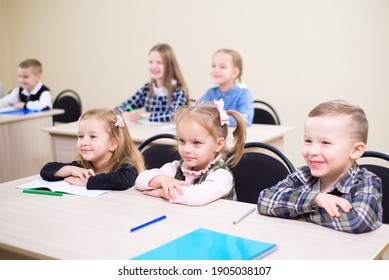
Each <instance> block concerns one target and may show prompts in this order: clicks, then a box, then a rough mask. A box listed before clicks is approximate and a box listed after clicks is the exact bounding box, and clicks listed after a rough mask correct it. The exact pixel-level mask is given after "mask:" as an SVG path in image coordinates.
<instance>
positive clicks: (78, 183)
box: [63, 176, 88, 187]
mask: <svg viewBox="0 0 389 280" xmlns="http://www.w3.org/2000/svg"><path fill="white" fill-rule="evenodd" d="M63 180H64V181H65V182H67V183H69V184H71V185H75V186H84V187H85V186H86V184H87V183H88V179H87V180H85V181H83V180H81V179H80V178H79V177H74V176H69V177H66V178H65V179H63Z"/></svg>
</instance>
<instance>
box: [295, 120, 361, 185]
mask: <svg viewBox="0 0 389 280" xmlns="http://www.w3.org/2000/svg"><path fill="white" fill-rule="evenodd" d="M350 127H351V120H350V117H348V116H343V115H339V116H320V117H308V119H307V120H306V122H305V128H304V129H305V132H304V146H303V149H302V154H303V157H304V159H305V161H306V163H307V164H308V166H309V168H310V170H311V173H312V175H313V176H314V177H319V178H321V181H322V182H323V183H325V184H335V183H336V182H337V181H338V180H339V179H340V177H342V176H343V174H344V173H345V172H346V171H347V170H348V169H349V168H350V167H351V166H352V164H353V163H354V161H355V159H356V158H358V157H359V156H358V155H359V151H360V150H358V149H357V148H358V147H361V145H362V146H363V149H364V144H363V143H361V142H357V141H356V140H355V139H353V137H351V135H352V133H351V129H350Z"/></svg>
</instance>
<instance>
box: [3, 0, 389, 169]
mask: <svg viewBox="0 0 389 280" xmlns="http://www.w3.org/2000/svg"><path fill="white" fill-rule="evenodd" d="M160 42H166V43H169V44H171V46H172V47H173V48H174V50H175V52H176V55H177V57H178V60H179V63H180V66H181V68H182V71H183V73H184V76H185V78H186V80H187V83H188V85H189V88H190V91H191V95H192V97H194V98H196V97H200V96H201V95H202V94H203V93H204V92H205V90H206V89H207V88H209V87H211V86H213V84H212V81H211V79H210V75H209V71H210V63H211V56H212V54H213V52H214V51H216V50H217V49H219V48H232V49H236V50H238V51H239V52H240V53H241V54H242V56H243V58H244V71H243V79H244V81H245V83H246V84H247V86H248V88H249V89H251V91H252V93H253V95H254V97H255V98H256V99H262V100H265V101H268V102H270V103H271V104H272V105H273V106H274V107H275V108H276V109H277V111H278V112H279V114H280V117H281V121H282V124H283V125H288V126H295V127H296V130H295V131H294V132H292V133H289V134H288V135H287V136H286V143H285V153H286V154H287V155H288V156H289V157H290V158H291V159H292V161H293V162H294V163H295V164H296V165H300V164H302V163H303V159H302V156H301V154H300V150H301V146H302V133H303V122H304V119H305V117H306V115H307V114H308V112H309V111H310V110H311V109H312V108H313V107H314V106H316V105H317V104H318V103H320V102H322V101H325V100H329V99H334V98H343V99H348V100H350V101H352V102H355V103H358V104H360V105H361V106H363V107H364V109H365V111H366V113H367V115H368V118H369V120H370V138H369V143H368V148H369V149H372V150H381V151H384V152H386V153H389V146H388V143H389V132H388V120H389V118H388V110H387V107H388V104H389V94H388V91H389V78H388V77H389V75H388V74H389V52H388V50H389V1H387V0H369V1H366V0H342V1H337V0H328V1H322V0H296V1H290V0H277V1H266V0H239V1H237V0H212V1H209V0H196V1H182V0H164V1H153V0H34V1H29V0H0V44H1V46H0V48H1V52H0V61H1V64H0V75H1V76H0V80H4V83H5V86H6V88H7V89H10V88H11V87H14V86H16V69H17V65H18V63H19V62H20V61H21V60H23V59H25V58H27V57H35V58H38V59H40V60H41V62H42V63H43V66H44V73H43V80H44V82H45V83H46V84H47V85H48V86H49V87H50V88H51V89H52V91H53V93H54V95H56V94H58V92H59V91H61V90H63V89H66V88H71V89H74V90H76V91H77V92H79V94H80V95H81V97H82V100H83V106H84V109H90V108H96V107H108V108H113V107H114V106H116V105H118V104H119V103H120V102H121V101H123V100H124V99H126V98H127V97H129V96H130V95H132V94H133V93H134V92H135V91H136V90H138V89H139V88H140V87H141V86H142V85H143V84H144V83H145V82H146V81H147V80H148V72H147V62H148V57H147V55H148V51H149V49H150V48H151V47H152V46H153V45H155V44H156V43H160ZM3 62H4V63H3Z"/></svg>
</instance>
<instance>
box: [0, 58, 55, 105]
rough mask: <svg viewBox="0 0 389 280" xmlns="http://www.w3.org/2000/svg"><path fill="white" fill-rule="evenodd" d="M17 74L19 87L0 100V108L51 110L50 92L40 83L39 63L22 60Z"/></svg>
mask: <svg viewBox="0 0 389 280" xmlns="http://www.w3.org/2000/svg"><path fill="white" fill-rule="evenodd" d="M17 73H18V82H19V87H16V88H14V89H13V90H12V91H11V92H10V93H9V94H7V95H5V96H4V97H2V98H1V99H0V108H3V107H13V108H15V109H28V110H34V111H44V110H50V109H52V107H53V100H52V95H51V92H50V90H49V89H48V88H47V87H46V86H44V85H43V84H42V82H41V77H42V65H41V63H40V62H39V61H38V60H36V59H27V60H24V61H22V62H21V63H20V64H19V67H18V71H17Z"/></svg>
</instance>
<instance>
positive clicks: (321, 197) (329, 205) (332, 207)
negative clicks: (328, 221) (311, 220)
mask: <svg viewBox="0 0 389 280" xmlns="http://www.w3.org/2000/svg"><path fill="white" fill-rule="evenodd" d="M315 203H316V205H317V206H319V207H321V208H324V210H326V211H327V213H328V215H330V216H331V217H336V218H339V217H340V212H339V207H340V208H341V209H342V210H343V211H344V212H345V213H348V212H350V210H351V209H352V208H353V207H352V205H351V203H350V202H349V201H348V200H346V199H344V198H341V197H338V196H335V195H332V194H328V193H319V194H318V195H317V196H316V198H315Z"/></svg>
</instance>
